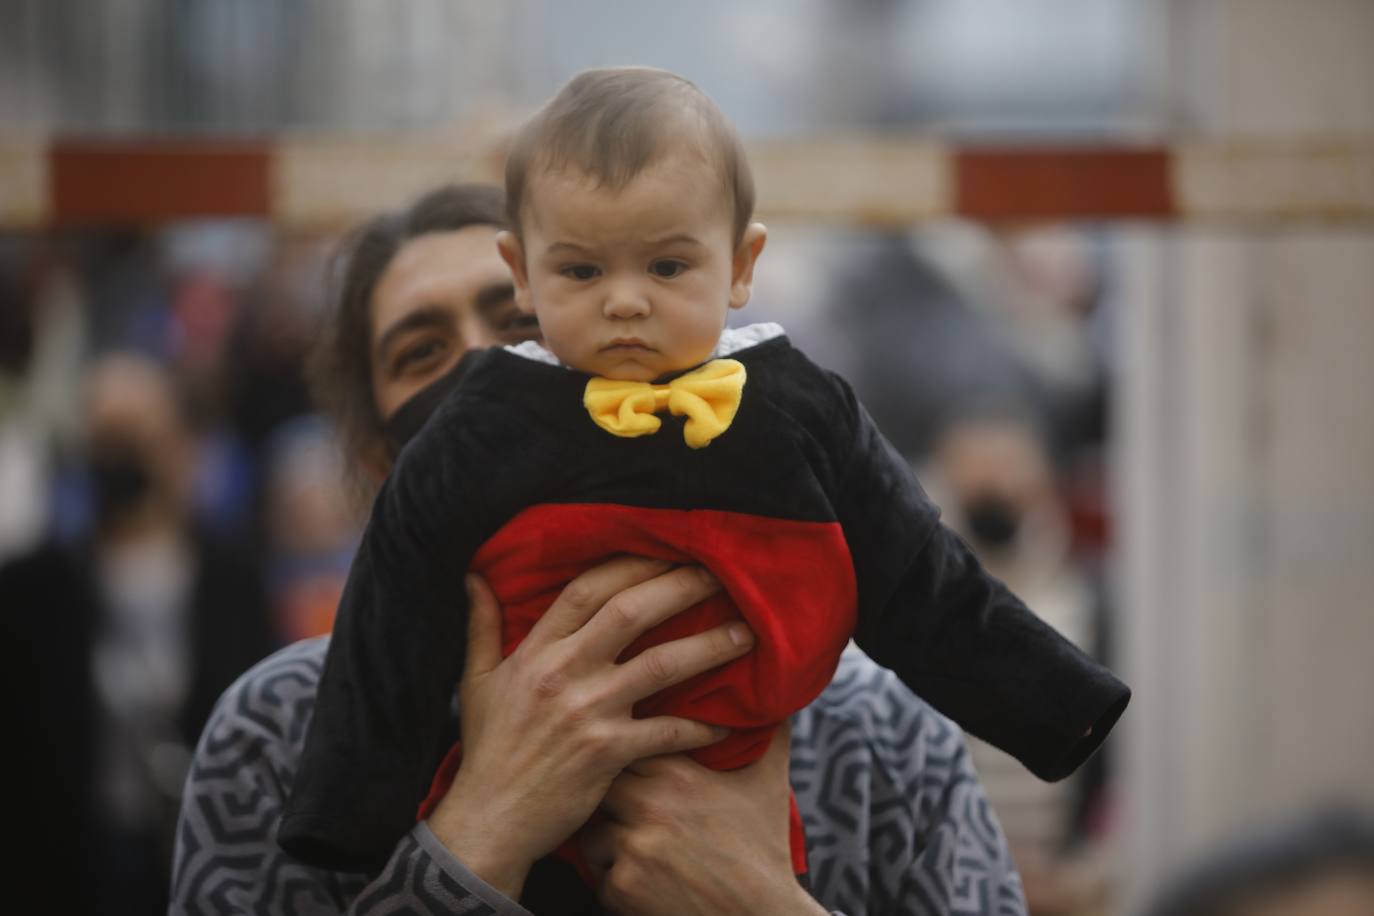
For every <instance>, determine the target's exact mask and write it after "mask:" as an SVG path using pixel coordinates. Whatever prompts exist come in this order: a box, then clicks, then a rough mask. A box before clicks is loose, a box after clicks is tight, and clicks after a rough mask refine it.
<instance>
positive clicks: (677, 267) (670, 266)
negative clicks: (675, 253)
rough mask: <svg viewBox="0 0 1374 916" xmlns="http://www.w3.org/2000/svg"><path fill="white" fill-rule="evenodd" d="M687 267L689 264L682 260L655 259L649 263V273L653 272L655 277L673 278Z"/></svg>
mask: <svg viewBox="0 0 1374 916" xmlns="http://www.w3.org/2000/svg"><path fill="white" fill-rule="evenodd" d="M686 269H687V265H686V264H684V263H682V262H681V261H672V260H668V259H664V260H660V261H655V262H654V263H652V264H650V265H649V273H651V274H653V275H654V276H655V277H661V278H663V279H664V280H671V279H672V278H673V277H676V276H677V275H678V274H680V273H682V272H683V271H684V270H686Z"/></svg>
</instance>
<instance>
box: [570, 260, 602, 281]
mask: <svg viewBox="0 0 1374 916" xmlns="http://www.w3.org/2000/svg"><path fill="white" fill-rule="evenodd" d="M561 273H562V274H563V276H565V277H568V278H570V279H573V280H592V279H595V278H596V276H597V274H599V273H601V271H599V270H597V269H596V266H595V265H592V264H572V265H570V266H568V267H565V268H563V270H562V271H561Z"/></svg>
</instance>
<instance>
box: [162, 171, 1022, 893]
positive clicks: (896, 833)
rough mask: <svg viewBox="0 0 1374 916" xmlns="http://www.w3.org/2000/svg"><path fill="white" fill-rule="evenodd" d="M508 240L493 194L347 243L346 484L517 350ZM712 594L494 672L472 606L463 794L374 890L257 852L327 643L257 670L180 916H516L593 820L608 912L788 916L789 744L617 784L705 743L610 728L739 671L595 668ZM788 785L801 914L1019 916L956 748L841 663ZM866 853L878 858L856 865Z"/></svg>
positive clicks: (677, 652) (604, 573)
mask: <svg viewBox="0 0 1374 916" xmlns="http://www.w3.org/2000/svg"><path fill="white" fill-rule="evenodd" d="M503 220H504V215H503V202H502V198H501V195H500V192H498V191H495V190H494V189H477V188H465V189H459V190H454V191H449V192H442V193H439V194H436V195H432V196H431V197H429V198H426V199H425V200H422V201H421V202H419V203H418V204H417V205H416V206H415V207H413V208H411V209H410V210H408V211H406V212H405V213H402V214H396V215H393V216H389V217H384V218H382V219H380V220H377V221H374V222H373V223H371V224H369V225H368V226H367V227H365V228H364V230H363V231H362V232H360V233H359V234H358V235H356V236H355V237H354V238H353V240H352V242H351V245H350V247H349V248H348V249H347V253H346V259H345V268H346V270H345V282H344V286H343V295H342V296H341V297H340V299H339V310H338V312H337V313H336V314H335V315H334V316H333V317H332V319H331V324H330V326H329V328H328V330H329V334H328V335H327V337H328V338H330V340H327V341H326V343H327V344H330V343H332V344H333V346H331V347H329V349H331V350H333V353H334V358H333V359H332V360H326V362H332V363H333V368H334V370H335V371H334V373H333V374H332V376H330V377H331V378H332V380H333V383H332V391H333V393H334V396H335V398H334V399H335V408H336V409H335V413H336V415H338V416H340V418H341V420H342V425H343V428H344V430H345V433H346V438H347V440H348V442H349V445H350V451H351V453H352V455H353V456H354V457H355V459H356V460H357V461H358V462H359V463H365V464H368V465H369V466H371V467H373V468H375V469H376V470H378V471H384V470H385V469H386V467H387V466H388V464H389V461H390V458H389V456H388V452H387V449H386V448H385V446H384V442H385V439H386V435H385V434H386V432H387V422H388V421H391V429H392V431H393V432H397V433H398V436H397V438H399V437H400V435H402V434H403V433H404V427H405V426H406V425H407V424H411V425H413V423H414V421H415V419H416V418H417V417H419V418H423V417H424V416H426V415H427V414H428V413H429V411H430V410H432V408H433V406H434V405H435V404H436V403H437V402H438V401H439V400H440V398H439V397H438V394H439V392H441V391H442V389H443V387H444V382H443V379H444V378H446V373H447V372H448V370H449V369H450V368H452V366H453V365H454V364H455V363H456V361H457V359H458V357H459V356H460V355H461V354H462V352H463V351H464V350H466V349H467V348H469V347H472V346H481V345H490V344H495V343H510V342H513V341H514V340H516V339H519V338H522V337H527V336H531V335H532V334H533V330H534V329H533V327H532V326H531V323H530V322H529V321H528V320H527V319H526V318H524V317H522V315H521V314H520V313H519V312H518V311H517V310H516V309H515V307H514V303H513V300H512V289H511V279H510V276H509V273H508V272H507V271H506V269H505V267H504V265H503V264H502V263H501V261H500V259H499V257H498V256H497V254H496V245H495V242H496V236H497V231H498V229H499V227H501V226H502V225H503ZM326 374H327V375H328V374H329V373H326ZM436 386H437V387H436ZM716 588H717V586H716V585H715V583H714V582H712V581H711V580H710V579H709V578H708V577H706V576H704V575H702V574H701V573H700V572H699V571H697V570H694V569H692V568H679V569H673V570H667V571H665V567H664V566H662V565H659V564H655V563H653V562H650V561H644V560H636V559H622V560H617V561H614V562H612V563H609V564H606V565H604V566H602V567H599V568H597V569H594V570H592V571H591V572H588V573H586V574H584V575H583V576H580V577H579V578H578V579H577V580H575V582H574V584H573V585H572V586H571V587H570V588H569V589H568V590H565V591H564V592H563V593H562V595H561V596H560V598H559V599H558V600H557V601H556V602H555V603H554V606H553V607H551V608H550V610H549V612H548V613H547V614H546V615H545V616H544V617H543V618H542V619H541V620H540V621H539V623H538V624H536V627H535V629H534V630H532V631H531V635H530V636H529V637H528V638H527V639H526V641H525V642H524V643H523V644H522V646H521V648H520V649H519V650H517V652H516V653H515V654H513V655H512V656H511V657H510V658H508V659H506V660H504V661H500V660H499V652H493V649H494V648H495V646H496V644H497V642H498V640H497V635H496V634H497V629H496V627H497V620H498V617H497V614H498V611H497V609H496V607H495V604H494V602H493V601H492V600H491V598H490V595H489V593H488V592H486V591H485V590H484V589H483V588H482V587H481V586H480V585H477V586H476V587H475V588H474V590H473V591H472V592H471V602H470V603H471V609H470V614H471V625H472V629H471V634H472V638H471V639H470V641H469V646H468V653H467V659H468V664H467V670H466V674H465V679H464V683H463V687H462V697H461V706H462V711H463V722H462V732H463V736H464V739H465V740H464V747H465V757H464V762H463V767H462V769H461V771H460V777H459V778H458V779H457V780H455V781H454V783H453V785H452V787H451V788H450V789H449V790H448V792H447V794H446V795H444V797H443V800H442V801H441V802H440V804H439V806H438V807H437V809H436V810H435V811H434V813H433V814H432V815H431V816H430V817H429V819H428V822H426V823H421V824H418V825H417V826H416V827H415V829H414V830H413V831H411V832H410V833H409V834H407V835H406V836H405V837H404V838H402V839H401V841H400V842H399V843H398V844H397V845H396V848H395V849H394V850H393V851H392V853H391V855H390V858H389V860H388V861H387V862H386V863H385V864H384V865H383V866H382V867H381V870H380V872H379V873H377V872H375V871H373V872H371V873H348V872H340V871H326V870H322V869H313V868H309V867H306V866H304V865H301V864H299V863H297V862H294V861H291V860H289V859H288V858H287V857H285V856H284V855H283V854H282V853H280V851H279V850H277V848H276V846H275V843H274V837H273V830H274V827H275V823H276V818H277V816H278V815H279V814H280V811H281V806H282V804H283V801H284V798H285V796H286V794H287V793H288V792H289V791H290V790H291V789H292V782H293V778H294V774H295V772H296V766H297V763H298V761H299V757H300V753H301V743H302V738H303V733H304V731H305V729H306V726H307V724H308V722H309V717H310V714H311V704H312V703H313V700H314V696H315V693H314V691H315V686H316V683H317V681H318V678H319V674H320V666H321V664H322V661H323V658H324V654H325V646H326V643H325V641H323V640H317V641H311V642H308V643H304V644H299V645H298V646H295V647H292V648H291V649H288V650H286V651H285V652H284V653H281V654H279V655H278V656H276V657H274V658H273V659H271V660H268V661H267V662H265V663H263V664H262V665H260V666H259V667H258V668H256V669H254V671H252V672H250V673H249V674H248V675H246V676H245V678H244V679H242V680H241V681H240V683H239V684H238V685H236V687H235V688H234V689H233V690H231V691H230V693H229V694H228V695H227V696H226V698H225V701H224V702H222V703H221V706H220V708H219V710H218V711H217V713H216V715H215V717H214V719H213V720H212V722H211V724H210V726H209V727H208V728H207V731H206V735H205V737H204V739H203V741H202V744H201V747H200V749H199V752H198V755H197V765H196V768H195V770H194V771H193V773H192V777H191V781H190V783H189V784H188V787H187V795H186V800H185V807H184V820H183V825H182V831H181V839H182V842H181V846H180V849H179V854H178V861H177V876H176V879H175V882H174V901H175V902H174V910H176V911H192V912H194V911H199V910H213V911H217V912H223V911H247V910H252V911H257V912H262V911H267V912H273V911H285V910H287V909H290V908H294V909H295V910H296V911H312V908H313V911H315V912H339V911H342V910H344V909H351V910H352V911H355V912H362V913H366V912H369V911H370V910H373V909H376V910H384V909H390V908H392V907H394V906H397V905H404V906H410V907H412V908H414V909H416V910H418V911H420V912H447V911H453V910H457V911H462V909H463V908H464V907H469V908H479V903H481V902H485V903H486V904H487V905H488V906H489V907H491V909H492V910H494V911H497V912H519V911H520V910H519V909H518V908H517V907H516V905H515V904H514V903H513V900H514V899H515V898H517V897H518V896H520V893H521V891H522V890H523V891H524V892H525V894H526V899H527V900H531V901H532V898H531V896H530V895H531V894H537V893H538V892H539V891H540V887H541V883H542V876H543V875H544V874H546V873H548V869H549V868H552V867H554V866H552V865H549V864H548V860H544V864H543V865H536V866H534V870H533V871H529V869H530V867H531V863H530V859H531V856H532V855H534V854H535V853H537V852H542V851H547V850H548V849H549V848H551V847H552V844H554V843H556V842H557V841H558V840H559V839H561V838H562V836H563V835H564V834H566V833H567V832H569V831H570V830H571V828H572V827H575V826H576V825H577V824H578V823H580V822H581V820H584V819H585V817H586V815H587V814H589V813H590V812H591V810H592V809H593V808H595V807H596V806H597V804H598V803H600V802H601V801H602V800H603V797H604V799H605V802H606V804H607V806H608V807H610V808H611V809H612V810H613V812H614V815H615V817H614V820H613V821H612V822H611V825H610V826H609V827H608V828H607V829H605V830H603V831H602V832H600V833H599V834H597V835H596V836H595V837H592V838H589V841H588V843H589V846H592V847H594V848H595V852H594V853H593V854H592V855H591V856H590V858H592V859H593V860H594V862H595V864H596V865H597V866H598V867H599V868H600V869H601V870H602V871H601V874H602V878H603V884H602V888H601V891H602V894H603V896H604V898H605V899H606V901H607V903H608V905H612V906H615V907H617V908H618V909H620V910H622V911H625V912H646V913H648V912H656V911H659V912H692V911H694V910H703V909H704V910H709V911H712V912H730V911H732V909H738V910H740V911H748V912H767V911H769V910H770V909H775V910H777V911H780V912H783V911H785V912H806V909H804V907H805V906H806V905H807V904H808V902H809V901H807V899H806V898H805V897H804V896H799V895H798V891H799V890H800V885H798V883H797V882H796V880H795V879H794V878H793V876H792V869H791V863H790V859H789V857H788V852H787V827H786V825H787V819H786V811H787V780H786V771H787V767H786V763H787V760H786V758H785V756H784V753H783V752H784V751H786V750H787V747H786V745H785V744H784V743H782V742H778V743H777V744H776V746H775V747H774V748H773V749H772V750H771V751H770V753H769V754H768V755H766V756H765V757H764V758H763V759H762V760H760V761H759V763H758V764H756V765H754V766H752V767H749V768H746V769H744V770H739V771H735V772H730V773H718V772H714V771H710V770H706V769H704V768H702V767H700V766H698V765H696V764H694V763H692V762H691V761H688V760H686V759H683V758H680V757H669V758H659V759H656V760H650V761H645V762H642V763H636V764H633V765H631V766H630V768H629V769H628V770H626V771H625V772H624V773H623V774H621V775H619V776H616V774H617V773H619V772H620V770H621V767H622V766H624V764H626V763H629V761H631V760H634V759H637V758H639V757H642V756H645V755H646V754H653V753H664V752H668V751H673V750H681V749H685V748H688V747H694V746H700V745H702V744H705V743H708V742H709V741H711V740H713V739H714V738H715V737H716V736H717V735H718V733H717V732H715V731H714V730H711V729H707V728H705V727H703V726H700V725H698V724H696V723H690V722H686V721H683V720H673V721H671V722H668V723H664V722H658V723H654V724H650V723H648V722H645V721H635V720H633V719H632V718H631V717H630V715H629V706H630V705H631V704H632V703H633V701H634V700H635V699H636V698H637V697H639V696H643V695H646V694H647V693H651V692H653V691H654V690H657V689H658V688H659V687H661V686H663V685H665V684H666V683H667V682H668V681H670V680H673V679H676V678H678V677H685V676H686V675H688V674H691V673H694V672H695V671H700V670H705V669H706V668H710V667H713V666H714V665H716V664H718V663H720V662H722V661H725V660H727V659H729V658H733V657H736V656H737V655H738V654H739V653H741V652H743V651H746V650H747V644H746V645H738V644H737V643H736V642H735V641H734V640H732V639H731V638H730V636H729V630H728V628H718V629H716V630H713V631H709V632H707V633H704V634H701V635H700V636H697V637H690V638H689V639H688V640H681V641H678V642H676V643H669V644H665V645H664V646H663V647H660V648H662V649H664V650H666V651H665V652H663V653H659V654H657V655H651V656H648V657H647V658H646V659H645V661H644V662H643V663H642V664H641V665H640V666H637V667H634V668H631V667H630V666H623V667H622V666H616V665H615V664H614V659H615V657H616V655H618V649H617V646H618V645H620V644H621V643H622V641H623V640H626V639H628V638H630V637H632V636H633V635H634V634H635V633H637V632H639V631H641V630H642V629H644V628H647V627H648V626H650V625H652V623H654V622H655V621H657V620H661V619H664V618H665V617H667V616H668V615H670V614H671V613H672V612H674V611H676V610H682V609H685V608H687V607H689V606H691V605H693V604H695V603H697V602H698V601H699V600H701V599H702V598H704V597H706V596H708V595H709V594H711V593H712V592H714V591H715V589H716ZM627 621H629V622H627ZM613 632H614V633H616V634H618V635H616V636H611V635H610V634H611V633H613ZM746 639H747V636H746ZM641 657H643V656H641ZM860 687H862V688H863V690H862V691H860V690H859V689H858V688H860ZM594 697H595V698H598V699H597V700H595V701H593V700H592V699H590V698H594ZM570 703H571V705H569V704H570ZM875 708H876V709H884V712H883V713H882V714H881V715H875V714H874V709H875ZM791 760H792V764H793V768H794V770H795V771H796V778H797V782H798V786H797V791H798V802H799V805H800V807H801V809H802V812H803V814H804V815H805V817H806V819H807V832H808V837H811V838H814V840H815V841H816V842H815V848H814V849H813V851H812V858H811V865H812V872H811V874H812V883H813V889H814V891H815V893H816V895H817V897H818V898H819V899H820V900H821V901H823V902H824V903H825V904H826V905H827V906H831V907H844V908H849V909H852V910H855V911H862V910H863V909H864V908H865V906H868V907H871V908H872V909H874V910H878V909H883V908H886V907H891V908H899V907H902V906H903V904H902V903H901V902H900V901H901V900H903V899H904V898H906V899H913V900H916V901H919V902H921V903H922V904H923V905H925V906H927V907H928V908H930V909H932V910H933V911H937V912H939V911H943V912H956V913H957V912H970V913H972V912H985V911H991V909H992V908H994V907H997V906H999V905H1010V906H1011V907H1012V912H1015V911H1016V907H1017V906H1019V899H1020V896H1019V885H1018V884H1017V881H1016V878H1015V873H1014V870H1013V869H1012V867H1011V864H1010V861H1009V859H1008V858H1007V855H1006V850H1005V846H1004V843H1003V842H1002V839H1001V835H1000V832H999V831H998V830H997V828H996V825H995V821H992V820H990V819H989V818H988V817H987V816H986V808H985V804H986V803H985V802H984V800H983V798H982V795H981V791H980V790H979V788H978V786H977V783H976V779H975V777H974V776H973V774H972V771H971V769H970V768H969V765H968V762H967V757H966V752H965V751H964V747H963V744H962V741H961V739H960V738H959V736H958V733H957V731H955V730H953V729H951V727H950V726H949V724H948V723H947V722H945V721H944V720H943V719H941V718H939V717H938V716H936V715H935V714H934V713H932V712H931V711H930V710H929V709H928V708H927V707H925V706H924V705H923V704H921V703H920V701H919V700H917V699H916V698H915V697H913V696H912V695H911V694H910V693H909V692H907V691H905V690H904V689H903V688H901V687H900V685H898V684H897V683H896V682H895V680H894V679H893V678H891V677H890V676H889V675H886V674H885V673H883V672H881V671H879V670H878V669H876V668H875V667H874V666H872V665H871V663H868V662H866V660H864V659H862V658H861V657H859V656H849V655H847V656H846V657H845V659H844V660H843V661H842V663H841V669H840V672H839V674H838V676H837V678H836V681H835V683H834V684H833V685H832V686H831V687H830V688H827V690H826V691H825V692H824V693H823V694H822V696H821V697H820V698H819V699H818V700H817V701H816V702H815V703H813V704H812V705H811V706H810V707H808V708H807V709H806V710H803V712H802V713H801V714H799V716H798V718H797V720H796V724H795V726H794V732H793V736H792V748H791ZM360 791H362V792H365V791H366V788H365V787H364V788H362V789H361V790H360ZM879 812H880V813H879ZM870 827H872V828H873V829H874V830H875V831H876V833H875V836H878V837H880V838H881V839H880V840H878V841H877V842H881V843H883V844H884V845H883V847H882V849H881V850H880V849H876V848H875V849H870V848H869V847H868V843H869V842H870V839H869V828H870ZM955 848H958V849H959V851H960V852H959V856H960V861H961V864H960V866H959V867H960V869H961V870H967V872H968V873H973V874H977V876H978V880H976V881H975V882H973V884H972V885H965V887H968V886H972V887H976V888H977V889H978V890H975V891H973V892H972V893H969V892H967V891H966V890H965V891H961V890H960V889H958V888H956V887H955V885H954V881H953V868H954V867H955V866H954V864H953V861H952V857H951V853H952V851H953V850H954V849H955ZM541 869H542V871H541ZM522 885H523V887H522ZM961 895H964V896H961ZM770 904H771V906H770ZM531 905H532V907H533V908H534V909H536V911H541V908H540V906H539V905H538V904H536V903H533V902H532V903H531ZM811 905H812V906H813V907H814V904H811ZM907 908H910V907H909V906H908V907H907ZM548 911H552V910H548Z"/></svg>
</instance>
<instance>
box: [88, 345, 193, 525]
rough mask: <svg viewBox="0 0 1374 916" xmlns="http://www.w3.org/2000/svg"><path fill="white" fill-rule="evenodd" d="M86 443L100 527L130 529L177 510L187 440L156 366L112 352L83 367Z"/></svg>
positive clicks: (188, 470)
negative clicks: (88, 367) (88, 368)
mask: <svg viewBox="0 0 1374 916" xmlns="http://www.w3.org/2000/svg"><path fill="white" fill-rule="evenodd" d="M86 444H87V461H88V467H89V471H90V477H91V487H92V496H93V498H94V508H95V513H96V521H97V523H98V525H99V527H100V529H101V531H102V532H103V533H106V534H119V533H124V532H134V531H137V530H140V529H142V528H146V527H147V526H150V525H155V524H160V523H167V522H173V521H177V520H179V519H180V518H181V517H182V515H183V514H184V513H185V510H186V507H187V505H188V504H189V490H190V483H191V474H192V463H193V460H194V455H193V449H194V446H193V443H192V440H191V436H190V433H189V432H188V430H187V429H186V427H185V425H184V424H183V422H182V419H181V415H180V412H179V409H178V406H177V402H176V397H175V395H174V393H173V391H172V386H171V382H170V380H169V379H168V378H167V376H166V374H165V373H164V372H163V370H162V369H161V368H159V367H158V366H157V365H155V364H153V363H151V362H149V361H148V360H146V359H143V358H142V357H138V356H133V355H116V356H107V357H104V358H103V359H101V360H100V361H99V362H97V363H96V364H95V365H94V366H93V367H92V368H91V371H90V374H89V376H88V377H87V382H86Z"/></svg>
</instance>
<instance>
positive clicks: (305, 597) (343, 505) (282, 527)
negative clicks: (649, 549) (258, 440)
mask: <svg viewBox="0 0 1374 916" xmlns="http://www.w3.org/2000/svg"><path fill="white" fill-rule="evenodd" d="M265 451H266V464H267V466H266V468H265V470H264V476H265V478H266V480H265V485H266V493H265V494H264V498H265V504H266V519H265V524H266V532H267V547H268V551H267V552H268V568H267V582H268V590H269V592H270V594H271V599H272V621H273V632H274V636H275V638H276V641H277V643H278V644H280V645H285V644H287V643H292V642H295V641H297V640H300V639H305V638H307V637H310V636H320V635H323V634H325V633H328V632H329V631H330V628H331V627H332V626H333V624H334V612H335V610H336V609H337V608H338V606H339V597H340V596H341V595H342V594H343V588H344V582H345V580H346V579H347V578H348V567H349V563H350V562H351V561H352V559H353V552H354V550H355V549H356V548H357V546H358V535H359V529H360V526H361V524H362V521H363V519H362V517H361V513H360V512H359V511H357V510H358V507H357V505H356V500H350V499H346V498H342V496H343V494H345V493H347V472H346V470H345V467H344V461H343V456H342V455H341V454H339V447H338V438H337V437H336V436H335V434H334V430H333V428H332V427H331V426H330V425H329V424H328V423H326V422H324V421H323V420H321V419H320V418H319V417H315V416H309V417H301V418H299V419H296V420H292V421H290V422H288V423H286V424H285V425H283V426H282V427H281V428H279V429H278V430H277V432H276V433H274V434H273V436H272V438H271V439H270V440H269V441H268V443H267V446H266V450H265Z"/></svg>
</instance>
